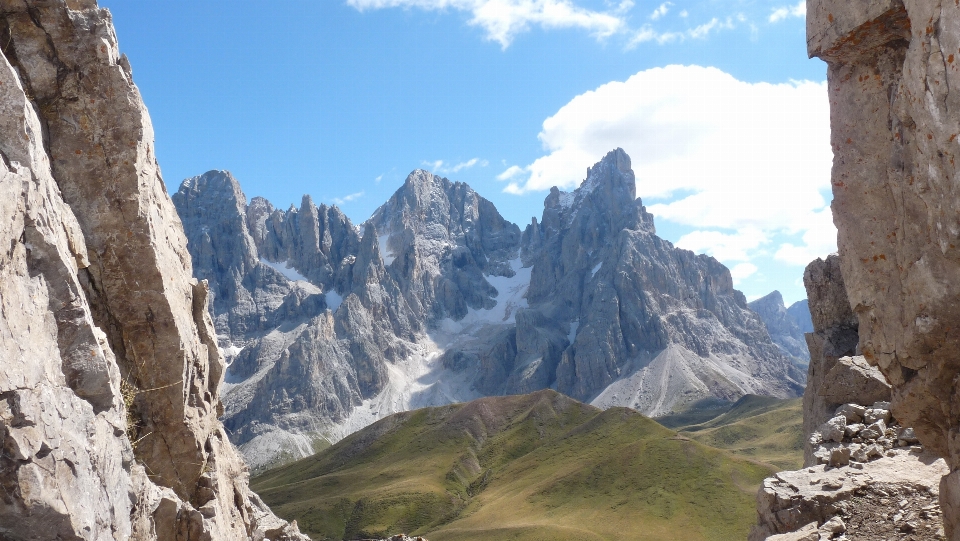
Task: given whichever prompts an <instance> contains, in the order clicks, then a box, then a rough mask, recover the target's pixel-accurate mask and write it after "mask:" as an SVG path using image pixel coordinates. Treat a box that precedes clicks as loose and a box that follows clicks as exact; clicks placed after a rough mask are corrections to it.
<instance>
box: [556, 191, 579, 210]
mask: <svg viewBox="0 0 960 541" xmlns="http://www.w3.org/2000/svg"><path fill="white" fill-rule="evenodd" d="M574 201H576V194H574V193H572V192H560V206H561V207H563V208H565V209H566V208H570V207H571V206H573V203H574Z"/></svg>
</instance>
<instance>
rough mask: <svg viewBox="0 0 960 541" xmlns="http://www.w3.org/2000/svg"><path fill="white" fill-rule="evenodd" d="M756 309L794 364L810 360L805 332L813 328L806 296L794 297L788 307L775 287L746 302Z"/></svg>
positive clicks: (801, 365)
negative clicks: (771, 290) (796, 299)
mask: <svg viewBox="0 0 960 541" xmlns="http://www.w3.org/2000/svg"><path fill="white" fill-rule="evenodd" d="M748 306H749V307H750V309H751V310H753V311H754V312H756V313H757V314H758V315H759V316H760V319H762V320H763V324H764V325H765V326H766V327H767V332H769V333H770V338H771V339H772V340H773V343H774V344H776V345H777V347H779V348H780V351H781V352H783V354H784V355H785V356H786V357H787V358H789V359H790V360H791V361H792V362H793V363H794V364H796V365H798V366H800V367H803V369H804V370H806V366H807V365H808V364H809V363H810V350H809V349H807V341H806V339H805V338H804V337H803V335H804V333H808V332H813V320H812V319H811V318H810V308H809V306H808V305H807V299H803V300H802V301H797V302H795V303H793V304H792V305H790V308H787V307H786V306H784V304H783V296H782V295H781V294H780V292H779V291H774V292H772V293H770V294H768V295H766V296H764V297H761V298H759V299H757V300H755V301H753V302H751V303H749V304H748Z"/></svg>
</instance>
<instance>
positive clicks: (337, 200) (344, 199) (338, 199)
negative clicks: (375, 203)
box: [333, 192, 364, 205]
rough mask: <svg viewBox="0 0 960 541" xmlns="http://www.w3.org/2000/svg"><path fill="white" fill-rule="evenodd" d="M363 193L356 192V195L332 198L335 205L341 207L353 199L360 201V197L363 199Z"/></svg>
mask: <svg viewBox="0 0 960 541" xmlns="http://www.w3.org/2000/svg"><path fill="white" fill-rule="evenodd" d="M363 193H364V192H357V193H352V194H350V195H345V196H343V197H334V198H333V202H334V203H336V204H337V205H343V204H344V203H349V202H350V201H353V200H354V199H360V198H361V197H363Z"/></svg>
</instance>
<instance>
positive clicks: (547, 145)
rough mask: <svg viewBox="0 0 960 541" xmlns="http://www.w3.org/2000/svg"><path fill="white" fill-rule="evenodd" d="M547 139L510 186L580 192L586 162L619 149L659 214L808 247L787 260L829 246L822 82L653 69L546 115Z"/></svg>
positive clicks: (828, 156)
mask: <svg viewBox="0 0 960 541" xmlns="http://www.w3.org/2000/svg"><path fill="white" fill-rule="evenodd" d="M539 138H540V140H541V142H542V144H543V146H544V149H545V155H544V156H542V157H540V158H538V159H536V160H535V161H534V162H533V163H531V164H529V165H527V166H526V167H523V168H522V169H524V170H525V172H526V173H527V174H525V175H520V174H519V173H517V174H515V175H512V177H511V179H510V183H509V184H508V186H507V188H506V189H505V191H507V192H511V193H524V192H527V191H533V190H546V189H548V188H550V187H551V186H554V185H556V186H559V187H560V188H562V189H570V188H574V187H576V186H577V185H578V184H579V182H580V181H581V180H582V179H583V176H584V172H585V171H586V168H587V167H589V166H591V165H593V164H594V163H595V162H596V161H597V160H599V159H600V157H602V156H603V155H604V154H606V153H607V152H608V151H609V150H610V149H613V148H616V147H622V148H623V149H624V150H626V151H627V153H628V154H629V155H630V156H631V158H632V160H633V168H634V171H635V172H636V175H637V190H638V195H640V196H641V197H643V198H644V200H645V203H647V205H648V210H649V211H650V212H652V213H653V214H655V215H656V216H657V219H658V220H670V221H672V222H674V223H677V224H680V225H684V226H688V227H693V228H696V229H697V230H700V231H710V230H717V229H720V230H727V231H729V230H738V231H746V230H750V231H754V230H755V231H759V232H762V233H763V234H764V235H766V237H767V238H770V239H773V237H774V236H775V235H776V234H790V235H799V236H802V238H803V239H804V240H803V247H800V248H797V247H793V248H789V247H781V248H780V250H781V252H782V253H781V255H780V256H779V259H780V260H782V261H787V260H790V261H798V260H799V259H801V255H800V252H799V250H800V249H806V250H808V251H809V252H812V251H817V250H822V249H825V247H826V246H827V243H828V240H826V239H828V238H830V237H831V235H833V236H835V232H833V231H834V230H833V229H832V224H831V223H830V222H829V221H824V216H829V212H830V211H829V207H828V206H827V201H826V199H825V198H824V195H823V194H824V193H828V191H829V188H830V168H831V164H832V160H833V155H832V152H831V149H830V125H829V103H828V101H827V89H826V84H825V83H814V82H809V81H794V82H790V83H784V84H769V83H746V82H743V81H739V80H737V79H735V78H734V77H733V76H731V75H728V74H726V73H724V72H722V71H720V70H718V69H716V68H703V67H699V66H667V67H665V68H656V69H651V70H647V71H642V72H639V73H637V74H635V75H633V76H632V77H630V78H629V79H628V80H627V81H624V82H619V81H617V82H611V83H607V84H605V85H602V86H601V87H599V88H597V89H596V90H592V91H588V92H586V93H584V94H581V95H579V96H577V97H575V98H574V99H573V100H571V101H570V102H569V103H567V104H566V105H564V106H563V107H562V108H560V110H559V111H557V113H556V114H554V115H553V116H551V117H550V118H547V119H546V120H544V122H543V129H542V131H541V132H540V134H539ZM518 167H519V166H518ZM651 203H652V204H651ZM756 238H759V237H756ZM694 240H696V237H689V238H688V239H687V240H686V241H685V243H687V244H688V246H692V245H694V244H695V243H694ZM727 240H729V239H727ZM737 242H745V237H744V238H741V239H739V240H738V241H737ZM729 243H733V241H732V240H729ZM729 243H728V244H729ZM730 246H731V247H732V246H736V245H735V244H730ZM704 249H706V246H704ZM717 249H719V248H717ZM744 249H746V248H744ZM834 249H835V248H834ZM826 253H829V251H827V252H824V253H821V254H819V255H826ZM791 254H792V255H791ZM747 255H749V252H747ZM803 257H806V254H804V255H803ZM718 258H719V259H721V260H723V259H729V258H728V257H718ZM806 261H809V259H807V260H806ZM806 261H805V262H804V264H806Z"/></svg>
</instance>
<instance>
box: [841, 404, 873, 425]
mask: <svg viewBox="0 0 960 541" xmlns="http://www.w3.org/2000/svg"><path fill="white" fill-rule="evenodd" d="M866 411H867V408H866V407H865V406H861V405H860V404H844V405H842V406H840V407H839V408H837V415H843V416H844V417H846V418H847V422H848V423H859V422H861V421H863V414H864V413H866Z"/></svg>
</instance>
